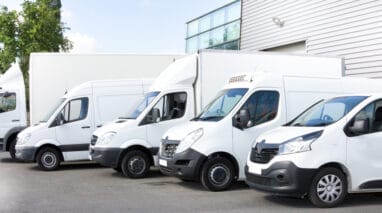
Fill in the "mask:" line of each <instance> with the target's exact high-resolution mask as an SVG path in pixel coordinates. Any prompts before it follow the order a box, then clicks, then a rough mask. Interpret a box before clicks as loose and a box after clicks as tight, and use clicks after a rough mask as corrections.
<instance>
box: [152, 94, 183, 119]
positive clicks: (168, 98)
mask: <svg viewBox="0 0 382 213" xmlns="http://www.w3.org/2000/svg"><path fill="white" fill-rule="evenodd" d="M186 102H187V93H185V92H178V93H170V94H167V95H165V96H163V97H162V98H161V99H160V100H159V101H158V102H157V103H156V104H155V106H154V108H157V109H159V112H160V116H159V117H160V121H166V120H172V119H177V118H181V117H183V115H184V113H185V111H186Z"/></svg>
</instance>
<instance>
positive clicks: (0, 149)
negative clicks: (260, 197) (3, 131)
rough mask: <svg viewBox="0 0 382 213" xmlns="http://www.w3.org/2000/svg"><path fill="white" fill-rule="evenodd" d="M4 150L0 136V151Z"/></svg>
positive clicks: (2, 139)
mask: <svg viewBox="0 0 382 213" xmlns="http://www.w3.org/2000/svg"><path fill="white" fill-rule="evenodd" d="M2 151H5V147H4V138H0V152H2Z"/></svg>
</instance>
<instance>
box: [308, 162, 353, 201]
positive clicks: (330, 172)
mask: <svg viewBox="0 0 382 213" xmlns="http://www.w3.org/2000/svg"><path fill="white" fill-rule="evenodd" d="M346 194H347V181H346V177H345V175H344V173H343V172H342V171H341V170H339V169H337V168H333V167H325V168H323V169H321V170H320V171H319V172H318V173H317V174H316V175H315V176H314V178H313V181H312V185H311V186H310V191H309V200H310V202H312V204H313V205H315V206H317V207H320V208H332V207H335V206H337V205H339V204H340V203H342V202H343V201H344V199H345V197H346Z"/></svg>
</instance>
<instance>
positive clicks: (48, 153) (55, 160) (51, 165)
mask: <svg viewBox="0 0 382 213" xmlns="http://www.w3.org/2000/svg"><path fill="white" fill-rule="evenodd" d="M36 160H37V164H38V166H39V167H40V169H42V170H44V171H53V170H56V169H57V168H58V167H59V166H60V164H61V157H60V153H59V151H57V150H56V149H55V148H52V147H44V148H42V149H41V150H40V151H39V152H38V153H37V159H36Z"/></svg>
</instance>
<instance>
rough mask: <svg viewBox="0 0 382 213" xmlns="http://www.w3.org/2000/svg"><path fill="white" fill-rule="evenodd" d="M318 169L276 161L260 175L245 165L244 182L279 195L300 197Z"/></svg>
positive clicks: (304, 193)
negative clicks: (253, 172)
mask: <svg viewBox="0 0 382 213" xmlns="http://www.w3.org/2000/svg"><path fill="white" fill-rule="evenodd" d="M317 171H318V169H302V168H299V167H297V166H296V165H295V164H294V163H293V162H290V161H282V162H276V163H274V164H273V165H271V166H270V167H269V168H267V169H263V170H262V171H261V175H257V174H252V173H249V171H248V166H245V176H246V180H245V182H246V183H247V184H248V185H249V186H250V187H251V188H254V189H257V190H260V191H265V192H271V193H275V194H281V195H291V196H296V197H302V196H304V195H306V194H307V193H308V191H309V188H310V185H311V183H312V180H313V176H314V175H315V174H316V172H317Z"/></svg>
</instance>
